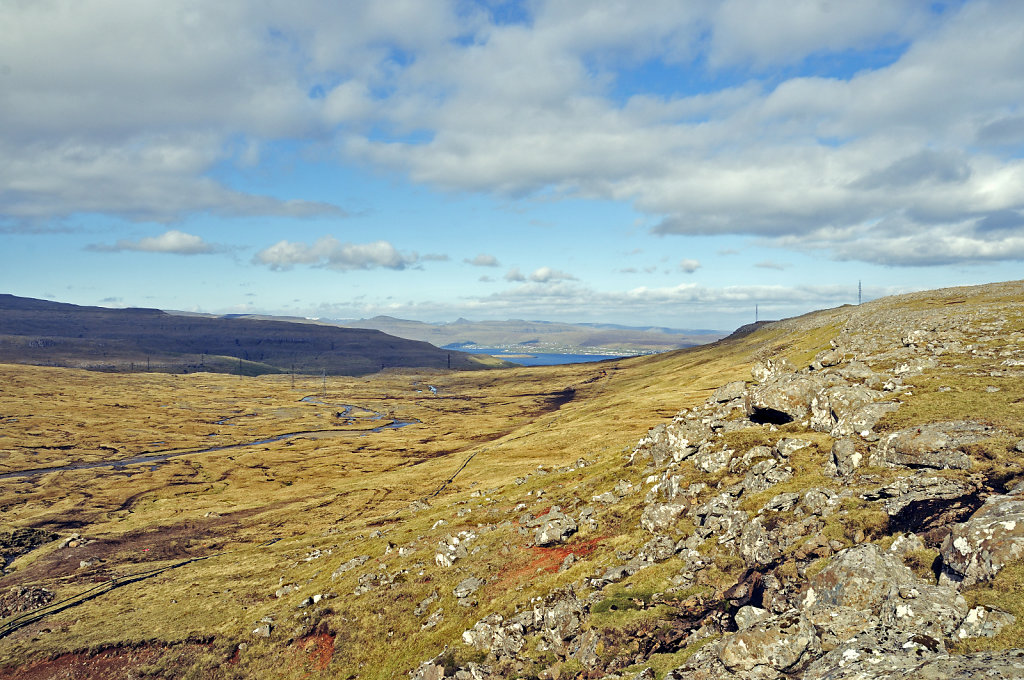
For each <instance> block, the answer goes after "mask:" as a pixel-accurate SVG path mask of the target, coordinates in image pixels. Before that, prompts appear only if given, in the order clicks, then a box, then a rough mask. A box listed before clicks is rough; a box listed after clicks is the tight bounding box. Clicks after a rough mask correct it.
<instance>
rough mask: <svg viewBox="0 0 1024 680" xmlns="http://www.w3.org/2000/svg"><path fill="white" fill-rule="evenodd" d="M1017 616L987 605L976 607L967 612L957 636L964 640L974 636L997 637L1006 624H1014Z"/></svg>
mask: <svg viewBox="0 0 1024 680" xmlns="http://www.w3.org/2000/svg"><path fill="white" fill-rule="evenodd" d="M1016 621H1017V617H1016V616H1014V615H1013V614H1010V613H1009V612H1004V611H1000V610H998V609H988V608H986V607H975V608H974V609H972V610H970V611H969V612H967V616H965V617H964V620H963V621H961V622H960V628H959V629H958V630H957V631H956V635H955V637H956V638H958V639H960V640H963V639H964V638H972V637H995V636H996V635H998V634H999V631H1001V630H1002V629H1003V628H1005V627H1006V626H1010V625H1013V624H1014V623H1015V622H1016Z"/></svg>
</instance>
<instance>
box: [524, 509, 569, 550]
mask: <svg viewBox="0 0 1024 680" xmlns="http://www.w3.org/2000/svg"><path fill="white" fill-rule="evenodd" d="M541 519H543V522H542V523H541V525H540V526H539V527H537V532H536V533H535V534H534V536H533V543H534V545H536V546H539V547H545V546H549V545H554V544H555V543H561V542H562V541H564V540H565V539H567V538H569V536H571V535H573V534H574V533H576V522H575V521H574V520H573V518H572V517H569V516H568V515H565V514H563V513H562V512H560V511H559V509H558V508H557V507H555V508H552V509H551V511H550V512H549V513H548V514H546V515H544V516H543V517H542V518H541Z"/></svg>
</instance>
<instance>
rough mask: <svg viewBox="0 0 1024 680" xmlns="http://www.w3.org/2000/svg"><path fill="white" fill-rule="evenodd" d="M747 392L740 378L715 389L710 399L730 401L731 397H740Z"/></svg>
mask: <svg viewBox="0 0 1024 680" xmlns="http://www.w3.org/2000/svg"><path fill="white" fill-rule="evenodd" d="M746 393H747V384H746V383H745V382H743V381H742V380H736V381H734V382H731V383H726V384H724V385H722V386H721V387H719V388H718V389H717V390H715V393H714V394H713V395H711V400H712V401H715V402H718V403H724V402H727V401H732V400H733V399H742V398H743V397H744V395H746Z"/></svg>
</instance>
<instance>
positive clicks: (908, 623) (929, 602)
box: [878, 583, 969, 639]
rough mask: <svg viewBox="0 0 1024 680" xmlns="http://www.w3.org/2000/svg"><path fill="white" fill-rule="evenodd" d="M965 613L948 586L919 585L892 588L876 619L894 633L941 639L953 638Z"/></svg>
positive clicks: (959, 598)
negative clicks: (899, 632)
mask: <svg viewBox="0 0 1024 680" xmlns="http://www.w3.org/2000/svg"><path fill="white" fill-rule="evenodd" d="M968 611H969V608H968V606H967V601H966V600H964V598H963V596H962V595H960V594H959V593H958V592H956V590H955V589H953V588H951V587H950V586H937V585H929V584H926V583H920V584H918V585H916V586H903V587H900V588H893V589H892V591H891V592H890V593H889V597H888V598H886V600H885V602H883V603H882V610H881V613H880V614H879V617H878V618H879V621H880V622H881V624H882V625H883V626H887V627H889V628H891V629H893V630H905V631H910V632H919V633H925V634H927V635H930V636H931V637H933V638H937V639H942V638H946V637H949V636H951V635H953V633H954V632H955V631H956V630H957V629H958V628H959V626H960V623H961V622H962V621H963V620H964V618H965V617H966V616H967V612H968Z"/></svg>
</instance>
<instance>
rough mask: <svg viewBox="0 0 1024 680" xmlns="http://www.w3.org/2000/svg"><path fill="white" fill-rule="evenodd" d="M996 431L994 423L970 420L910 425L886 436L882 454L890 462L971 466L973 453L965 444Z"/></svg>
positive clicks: (940, 466)
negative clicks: (992, 425) (918, 425)
mask: <svg viewBox="0 0 1024 680" xmlns="http://www.w3.org/2000/svg"><path fill="white" fill-rule="evenodd" d="M995 434H996V432H995V430H994V429H993V428H992V427H991V426H989V425H984V424H981V423H974V422H970V421H955V422H945V423H932V424H929V425H922V426H920V427H908V428H905V429H902V430H899V431H898V432H893V433H892V434H890V435H888V436H887V437H885V438H884V439H883V440H882V441H881V442H880V444H879V454H880V456H881V458H882V460H883V461H884V462H885V463H886V464H888V465H894V466H895V465H902V466H906V467H929V468H937V469H950V468H952V469H959V470H969V469H971V467H972V465H973V463H972V461H971V457H970V456H968V455H967V454H966V453H965V452H964V451H962V450H961V447H963V446H965V445H967V444H973V443H977V442H980V441H983V440H985V439H988V438H989V437H992V436H994V435H995Z"/></svg>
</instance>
